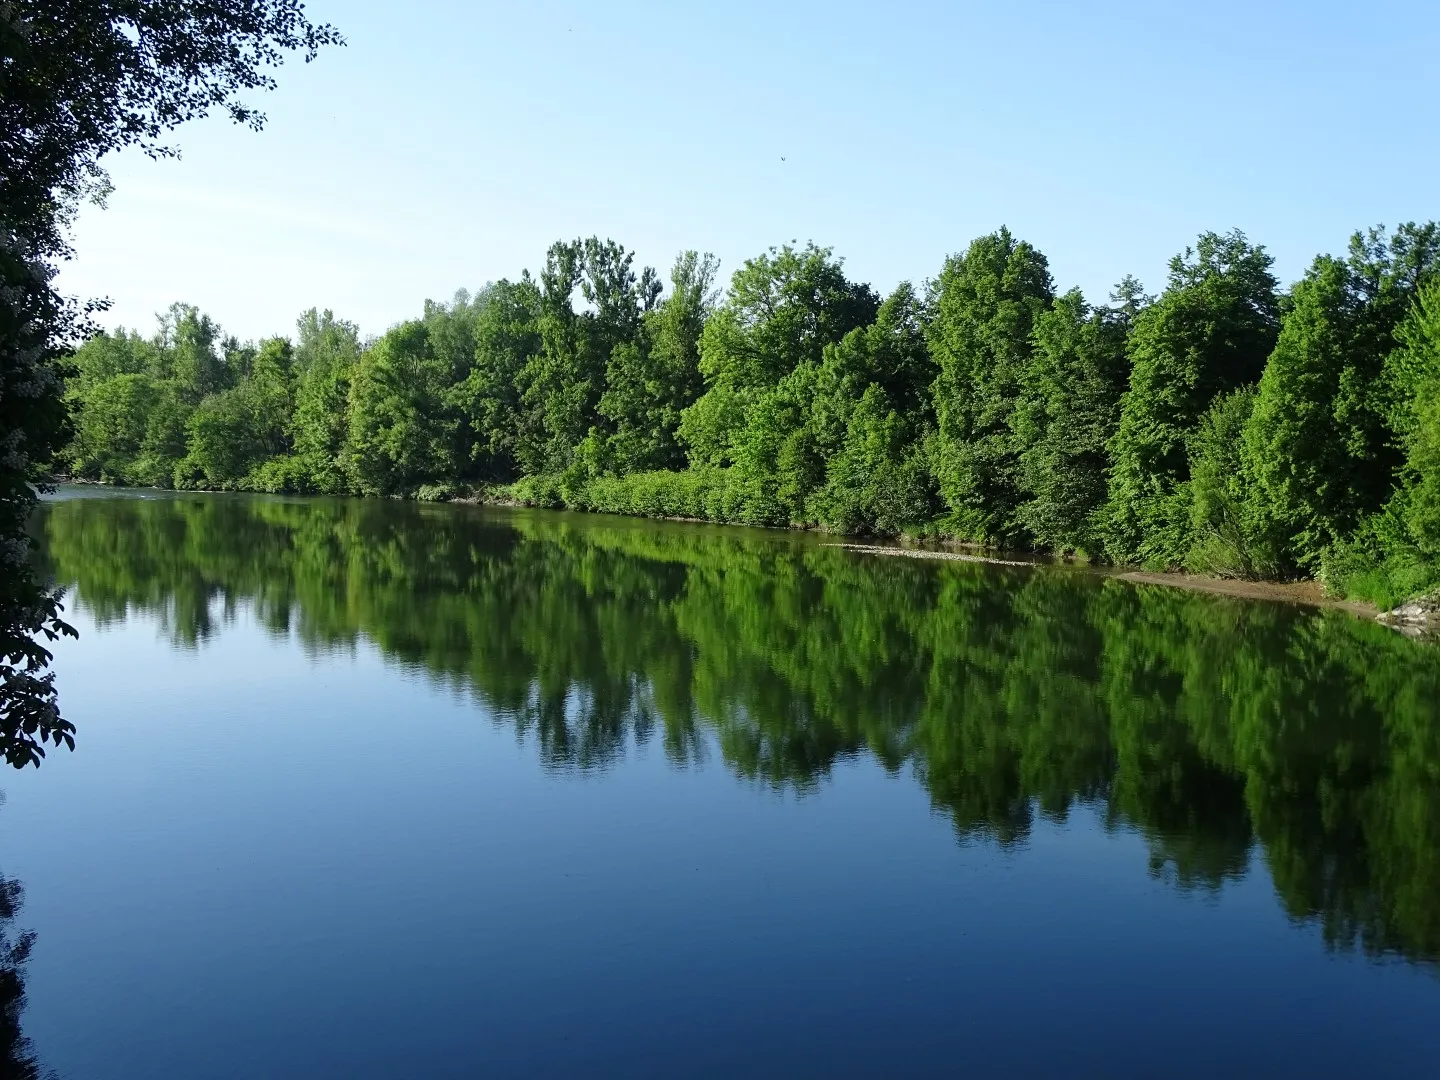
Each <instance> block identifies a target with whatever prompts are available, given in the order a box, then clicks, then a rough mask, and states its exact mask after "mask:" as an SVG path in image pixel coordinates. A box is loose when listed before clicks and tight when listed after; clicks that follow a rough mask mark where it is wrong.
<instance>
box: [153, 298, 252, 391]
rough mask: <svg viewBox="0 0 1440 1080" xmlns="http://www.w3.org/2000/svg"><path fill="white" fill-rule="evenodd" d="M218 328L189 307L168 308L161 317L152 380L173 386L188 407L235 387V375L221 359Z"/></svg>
mask: <svg viewBox="0 0 1440 1080" xmlns="http://www.w3.org/2000/svg"><path fill="white" fill-rule="evenodd" d="M219 343H220V328H219V327H218V326H216V325H215V322H214V320H212V319H211V318H210V316H208V315H205V314H203V313H202V312H201V311H200V310H199V309H198V308H196V307H195V306H194V305H191V304H171V305H170V310H169V311H168V312H166V313H165V314H164V315H162V316H161V317H160V333H159V336H158V338H157V340H156V345H157V351H156V362H157V364H158V368H157V370H156V371H155V373H154V374H155V377H156V378H158V379H168V380H170V381H171V382H173V383H174V384H175V387H176V392H177V393H178V394H179V395H180V397H181V399H182V400H184V401H185V402H186V403H187V404H189V405H198V404H199V403H200V401H201V399H203V398H205V397H207V396H208V395H210V394H218V393H219V392H220V391H221V390H225V389H228V388H229V387H230V386H232V385H233V384H234V372H233V371H232V370H231V368H230V366H229V365H228V364H227V363H226V362H225V359H224V358H223V357H222V356H221V355H220V350H219V348H218V346H219Z"/></svg>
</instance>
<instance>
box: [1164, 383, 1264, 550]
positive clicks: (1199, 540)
mask: <svg viewBox="0 0 1440 1080" xmlns="http://www.w3.org/2000/svg"><path fill="white" fill-rule="evenodd" d="M1258 394H1259V392H1258V391H1257V390H1256V388H1255V387H1253V386H1242V387H1241V388H1240V389H1238V390H1232V391H1231V392H1230V393H1228V394H1222V395H1221V396H1220V397H1218V398H1216V399H1215V403H1214V404H1213V405H1211V406H1210V409H1209V411H1208V412H1207V413H1206V414H1205V415H1204V416H1203V417H1201V418H1200V423H1199V425H1198V426H1197V427H1196V428H1195V430H1194V431H1193V432H1192V433H1191V435H1190V444H1189V457H1190V536H1191V547H1190V551H1189V553H1188V554H1187V555H1186V557H1185V563H1186V565H1187V566H1188V567H1189V568H1190V569H1191V570H1197V571H1200V572H1202V573H1210V574H1217V575H1219V576H1221V577H1239V578H1266V577H1270V578H1273V577H1280V576H1282V575H1284V574H1285V573H1287V571H1288V570H1289V565H1288V562H1287V545H1286V542H1285V537H1284V536H1283V535H1282V534H1281V533H1280V532H1278V531H1277V530H1276V528H1275V525H1274V518H1273V516H1272V515H1271V513H1270V506H1269V504H1268V502H1267V500H1266V496H1265V494H1264V492H1263V490H1262V489H1261V487H1260V485H1259V483H1258V482H1257V480H1256V477H1255V473H1254V470H1253V465H1252V460H1251V458H1250V457H1249V455H1248V454H1247V453H1246V447H1245V441H1244V439H1245V432H1246V431H1247V430H1248V428H1249V426H1250V424H1251V422H1252V420H1253V416H1254V411H1255V408H1256V401H1257V398H1258Z"/></svg>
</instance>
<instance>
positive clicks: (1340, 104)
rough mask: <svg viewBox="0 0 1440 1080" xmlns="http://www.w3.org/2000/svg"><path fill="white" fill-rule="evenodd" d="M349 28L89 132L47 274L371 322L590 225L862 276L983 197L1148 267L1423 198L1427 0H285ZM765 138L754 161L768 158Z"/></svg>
mask: <svg viewBox="0 0 1440 1080" xmlns="http://www.w3.org/2000/svg"><path fill="white" fill-rule="evenodd" d="M308 9H309V13H310V14H311V16H312V17H313V18H316V19H319V20H325V21H329V22H333V23H334V24H336V25H337V26H338V27H339V28H340V29H341V30H342V31H343V32H344V33H345V35H346V36H347V38H348V41H349V44H348V46H347V47H346V48H344V49H342V50H331V51H328V52H326V53H324V54H323V55H322V56H321V57H320V58H319V59H318V60H317V61H316V62H315V63H313V64H311V65H309V66H306V65H303V64H299V63H294V62H292V63H289V64H287V65H286V66H285V67H283V68H282V69H281V70H280V71H279V73H278V78H279V83H280V86H279V89H278V90H277V91H276V92H274V93H272V94H269V95H265V96H264V99H263V102H262V107H263V108H264V109H265V111H266V112H267V113H268V114H269V117H270V120H269V124H268V126H267V129H266V131H265V132H264V133H263V134H259V135H256V134H253V133H251V132H248V131H245V130H243V129H239V128H236V127H234V126H232V125H230V124H228V123H226V122H225V121H224V120H223V119H221V118H219V117H214V118H212V119H210V120H208V121H205V122H201V123H198V124H192V125H190V126H188V127H186V128H183V129H182V130H181V131H180V132H179V133H178V135H177V136H176V139H175V142H176V143H177V145H179V146H180V147H181V149H182V151H183V158H182V160H180V161H178V162H175V161H168V162H159V163H156V162H151V161H149V160H147V159H145V158H144V157H143V156H141V155H140V154H138V153H134V152H127V153H125V154H122V155H119V156H117V157H115V158H112V159H108V160H107V162H106V164H107V165H108V166H109V168H110V170H111V173H112V176H113V179H114V181H115V187H116V190H115V193H114V195H113V196H112V197H111V199H110V205H109V208H108V209H105V210H98V209H87V210H86V211H84V212H83V213H82V215H81V218H80V220H79V222H78V225H77V229H76V235H75V241H76V247H77V251H78V255H77V258H76V259H75V260H74V262H73V263H71V264H70V265H68V266H67V267H66V268H65V270H64V272H63V273H62V276H61V286H62V288H64V289H66V290H67V291H69V292H71V293H75V294H79V295H82V296H96V295H104V296H109V297H110V298H112V300H113V302H114V306H113V308H112V310H111V311H110V312H109V313H108V314H107V315H106V316H105V317H104V318H103V319H102V321H103V322H104V323H106V324H108V325H111V326H113V325H125V326H131V327H139V328H140V329H143V330H145V331H147V332H148V331H149V330H150V329H151V328H152V327H153V325H154V313H155V312H157V311H160V310H162V309H163V308H165V307H166V306H168V305H169V303H170V302H171V301H173V300H183V301H187V302H190V303H195V304H198V305H200V307H201V308H202V309H204V310H205V311H207V312H209V313H210V314H211V315H212V316H214V317H215V318H216V319H217V320H218V321H219V322H220V323H221V325H222V326H223V327H224V328H225V329H226V330H227V331H229V332H232V333H235V334H237V335H239V336H240V337H242V338H250V337H259V336H263V335H266V334H271V333H290V332H291V331H292V330H293V326H294V320H295V317H296V315H297V314H298V313H299V312H300V311H301V310H303V309H305V308H308V307H310V306H318V307H321V308H326V307H328V308H332V309H334V310H335V312H336V313H337V314H339V315H341V316H343V317H346V318H349V319H352V320H354V321H355V322H357V323H359V325H360V326H361V328H362V330H363V331H365V332H366V333H378V332H381V331H383V330H384V329H385V328H386V327H387V326H390V325H392V324H394V323H396V322H398V321H400V320H402V319H405V318H407V317H410V316H413V315H415V314H418V312H419V311H420V309H421V305H422V303H423V301H424V300H425V299H426V298H427V297H430V298H436V299H445V298H448V297H449V296H450V295H451V294H452V293H453V292H454V291H455V290H456V289H457V288H460V287H466V288H469V289H472V290H473V289H475V288H477V287H479V286H482V285H483V284H484V283H485V282H486V281H489V280H493V279H497V278H500V277H514V276H517V275H518V274H519V273H520V271H521V270H522V269H524V268H526V267H529V268H531V269H536V268H538V267H539V265H540V264H541V262H542V261H543V257H544V252H545V249H546V247H547V246H548V245H549V244H550V243H551V242H552V241H553V240H555V239H557V238H570V237H574V236H588V235H591V234H599V235H600V236H609V237H613V238H614V239H616V240H618V241H619V242H621V243H623V244H625V245H626V246H627V247H630V248H632V249H634V250H635V251H636V253H637V257H638V261H639V262H641V263H648V264H653V265H655V266H657V267H659V268H660V269H662V270H667V269H668V267H669V265H670V263H671V261H672V260H673V258H674V256H675V254H676V252H678V251H679V250H681V249H684V248H696V249H699V250H702V251H712V252H714V253H715V254H717V255H718V256H720V258H721V260H722V263H723V271H722V272H723V274H724V276H725V277H726V278H727V279H728V276H729V274H730V273H731V272H732V271H733V270H734V269H736V268H737V267H738V266H739V265H740V264H741V263H742V262H743V261H744V260H745V259H746V258H749V257H751V256H753V255H755V254H757V253H759V252H761V251H763V250H764V249H765V248H767V247H769V246H770V245H772V244H777V243H783V242H785V241H789V240H792V239H794V240H799V241H801V242H804V241H806V240H812V239H813V240H814V241H816V242H817V243H820V244H822V245H829V246H833V247H834V249H835V251H836V253H837V254H838V255H840V256H842V257H843V258H844V259H845V260H846V266H847V268H848V270H849V271H850V273H851V275H852V276H854V277H856V278H859V279H862V280H866V281H870V282H872V283H873V284H874V285H875V286H876V287H877V288H879V289H881V290H888V289H890V288H892V287H893V286H894V285H895V284H896V283H897V282H899V281H901V280H907V279H908V280H914V281H917V282H918V281H923V280H924V279H926V278H928V277H932V276H934V275H935V274H936V272H937V271H938V270H939V268H940V265H941V262H942V261H943V259H944V257H945V255H946V254H947V253H950V252H953V251H956V250H959V249H962V248H963V247H964V246H965V245H966V244H967V243H968V242H969V241H970V240H971V239H972V238H973V237H975V236H977V235H980V234H982V233H985V232H989V231H991V230H993V229H995V228H997V227H998V226H1000V225H1001V224H1006V225H1009V227H1010V228H1011V229H1012V230H1013V231H1014V232H1015V233H1016V234H1017V235H1019V236H1021V237H1022V238H1024V239H1027V240H1029V241H1031V242H1032V243H1034V244H1035V245H1037V246H1038V247H1039V248H1040V249H1041V250H1043V251H1044V252H1045V253H1046V255H1047V256H1048V257H1049V259H1050V265H1051V269H1052V272H1053V273H1054V275H1055V278H1056V283H1057V285H1058V286H1059V287H1060V288H1062V289H1064V288H1069V287H1071V286H1079V287H1081V288H1083V289H1084V290H1085V292H1086V294H1087V296H1089V297H1090V298H1091V299H1095V300H1099V299H1103V297H1104V296H1105V294H1106V293H1107V292H1108V291H1109V289H1110V287H1111V285H1113V283H1114V282H1116V281H1118V280H1119V279H1120V277H1122V276H1123V275H1124V274H1127V273H1133V274H1135V275H1137V276H1138V277H1140V278H1141V280H1142V281H1143V282H1144V284H1145V285H1146V286H1147V288H1148V289H1149V290H1151V291H1152V292H1153V291H1158V290H1159V288H1160V287H1161V286H1162V285H1163V282H1164V274H1165V266H1166V262H1167V260H1168V259H1169V258H1170V256H1172V255H1173V254H1175V252H1177V251H1178V250H1180V249H1181V248H1183V247H1184V246H1185V245H1186V244H1187V243H1189V242H1191V241H1193V239H1194V237H1195V236H1196V235H1197V234H1198V233H1199V232H1201V231H1202V230H1207V229H1215V230H1225V229H1229V228H1240V229H1242V230H1244V231H1245V232H1246V233H1247V234H1248V235H1249V236H1250V237H1251V238H1252V239H1253V240H1255V241H1257V242H1260V243H1263V244H1265V245H1266V246H1267V248H1268V249H1269V250H1270V251H1271V252H1272V253H1273V254H1274V255H1275V257H1276V260H1277V271H1278V273H1279V275H1280V277H1281V278H1282V280H1284V281H1290V280H1293V279H1294V278H1295V277H1297V276H1298V275H1299V274H1300V273H1302V272H1303V270H1304V268H1305V266H1306V265H1307V264H1308V263H1309V261H1310V260H1311V259H1312V258H1313V257H1314V256H1315V255H1316V254H1317V253H1319V252H1322V251H1338V250H1341V249H1343V247H1344V246H1345V243H1346V240H1347V237H1348V236H1349V234H1350V233H1351V232H1352V231H1354V230H1355V229H1357V228H1360V227H1363V226H1366V225H1370V224H1377V223H1384V224H1386V225H1394V224H1396V223H1397V222H1400V221H1406V220H1426V219H1429V218H1434V217H1440V199H1437V177H1440V139H1437V138H1436V132H1437V131H1440V94H1437V93H1436V92H1435V82H1434V80H1435V57H1436V56H1437V54H1440V5H1437V4H1435V3H1433V2H1429V3H1426V2H1421V0H1390V2H1385V0H1381V2H1372V3H1367V4H1363V5H1361V4H1353V3H1338V2H1333V0H1320V2H1315V0H1312V2H1307V3H1301V2H1298V0H1282V2H1273V3H1256V2H1253V0H1252V2H1250V3H1241V2H1237V0H1216V2H1212V3H1208V4H1203V5H1202V4H1179V3H1164V4H1159V3H1136V2H1116V3H1109V4H1105V5H1095V4H1075V3H1058V2H1048V0H1047V2H1037V3H1030V4H1025V5H1016V4H1006V5H1002V4H978V3H976V4H939V3H918V2H894V3H890V4H886V5H880V4H858V3H825V4H822V3H768V4H767V3H754V2H740V3H729V4H724V5H714V4H711V5H672V4H659V3H638V2H623V0H617V2H612V3H609V4H605V5H596V4H583V3H576V2H548V3H545V2H541V3H525V4H505V5H500V4H492V3H476V4H468V3H458V2H442V0H425V2H415V3H411V4H407V5H404V6H400V5H394V4H384V5H382V4H378V3H371V2H368V0H367V2H354V3H342V2H338V0H328V2H326V0H314V2H311V3H310V4H309V5H308ZM782 159H783V160H782Z"/></svg>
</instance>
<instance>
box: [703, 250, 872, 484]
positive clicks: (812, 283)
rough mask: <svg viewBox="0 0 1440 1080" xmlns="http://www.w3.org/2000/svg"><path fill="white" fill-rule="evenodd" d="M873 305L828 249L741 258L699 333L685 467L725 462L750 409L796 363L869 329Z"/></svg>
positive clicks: (814, 361)
mask: <svg viewBox="0 0 1440 1080" xmlns="http://www.w3.org/2000/svg"><path fill="white" fill-rule="evenodd" d="M878 307H879V298H878V297H877V296H876V295H875V293H874V291H873V290H872V289H871V288H870V286H868V285H865V284H861V283H858V282H852V281H850V280H849V279H847V278H846V276H845V270H844V266H843V264H842V262H841V261H840V260H839V259H836V258H834V256H833V254H832V252H831V250H830V249H829V248H820V247H816V246H815V245H814V244H807V245H806V246H805V247H804V248H798V249H797V248H794V247H791V246H789V245H786V246H784V247H781V248H771V249H770V250H769V251H768V252H766V253H765V254H763V255H760V256H758V257H756V258H754V259H749V260H747V261H746V263H745V265H744V266H742V267H741V268H740V269H739V270H737V271H735V273H734V275H733V276H732V277H731V279H730V290H729V292H728V294H727V295H726V298H725V301H724V303H723V304H721V305H720V307H719V308H718V309H717V310H716V311H715V313H714V314H713V315H712V316H711V317H710V319H709V320H708V321H707V322H706V324H705V330H704V333H703V334H702V335H701V339H700V373H701V374H702V375H703V376H704V377H705V384H706V391H705V393H704V394H703V395H702V396H701V397H700V398H699V400H697V401H696V402H695V404H694V405H692V406H690V407H689V408H688V409H686V410H685V412H684V415H683V417H682V420H681V427H680V438H681V440H682V441H683V442H685V443H686V445H687V452H688V454H689V456H690V460H691V462H692V463H693V464H697V465H720V464H729V463H730V462H731V461H732V460H733V454H732V448H731V439H732V436H733V434H734V433H735V432H736V431H737V430H738V429H739V428H741V427H742V426H744V425H745V424H746V418H745V415H746V411H747V408H748V407H749V405H750V404H751V403H752V402H753V401H755V400H756V399H757V398H758V397H759V396H760V395H761V394H762V393H763V392H764V391H766V390H768V389H770V388H772V387H775V386H777V385H778V384H779V383H780V381H781V380H782V379H783V378H785V377H786V376H787V375H789V374H790V373H791V372H793V371H795V370H796V369H797V368H798V367H800V366H801V365H802V364H811V365H815V366H818V365H819V364H820V362H821V360H822V359H823V358H824V354H825V347H826V346H827V345H834V344H836V343H837V342H839V341H840V340H841V339H842V338H843V337H844V336H845V335H846V334H848V333H849V332H850V331H851V330H855V329H857V328H859V327H862V326H867V325H869V323H870V322H871V321H872V320H873V319H874V318H875V312H876V310H877V308H878Z"/></svg>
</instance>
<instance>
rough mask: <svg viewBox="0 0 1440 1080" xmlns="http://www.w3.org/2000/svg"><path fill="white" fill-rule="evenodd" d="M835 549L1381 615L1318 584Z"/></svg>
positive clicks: (876, 548) (901, 550) (930, 552)
mask: <svg viewBox="0 0 1440 1080" xmlns="http://www.w3.org/2000/svg"><path fill="white" fill-rule="evenodd" d="M834 546H835V547H839V548H844V549H845V550H846V551H859V552H863V553H865V554H870V555H895V556H900V557H901V558H907V559H944V560H949V561H953V562H976V563H992V564H994V565H998V566H1066V567H1069V568H1071V569H1075V570H1079V571H1081V572H1084V573H1092V574H1098V575H1101V576H1103V577H1113V578H1119V579H1120V580H1121V581H1130V582H1134V583H1135V584H1137V585H1168V586H1170V587H1171V588H1176V589H1190V590H1191V591H1193V592H1205V593H1214V594H1216V595H1217V596H1233V597H1236V598H1238V599H1244V600H1271V601H1277V602H1280V603H1286V604H1305V605H1307V606H1309V607H1320V608H1336V609H1339V610H1341V611H1349V612H1351V613H1352V614H1355V615H1360V616H1364V617H1365V618H1371V619H1373V618H1376V617H1377V616H1378V615H1379V614H1380V609H1379V608H1377V607H1375V605H1374V604H1368V603H1365V602H1364V601H1362V600H1337V599H1335V598H1334V597H1329V596H1326V595H1325V589H1324V586H1322V585H1321V584H1320V583H1319V582H1318V581H1289V582H1279V581H1237V580H1235V579H1233V578H1218V577H1210V576H1208V575H1205V574H1171V573H1154V572H1151V571H1147V570H1123V569H1112V568H1109V567H1101V566H1094V567H1092V566H1085V565H1083V564H1079V563H1066V562H1057V561H1054V560H1043V559H1002V558H998V557H996V556H992V555H979V554H972V553H970V552H959V551H941V550H934V549H929V548H905V547H885V546H881V545H876V544H835V545H834Z"/></svg>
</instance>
